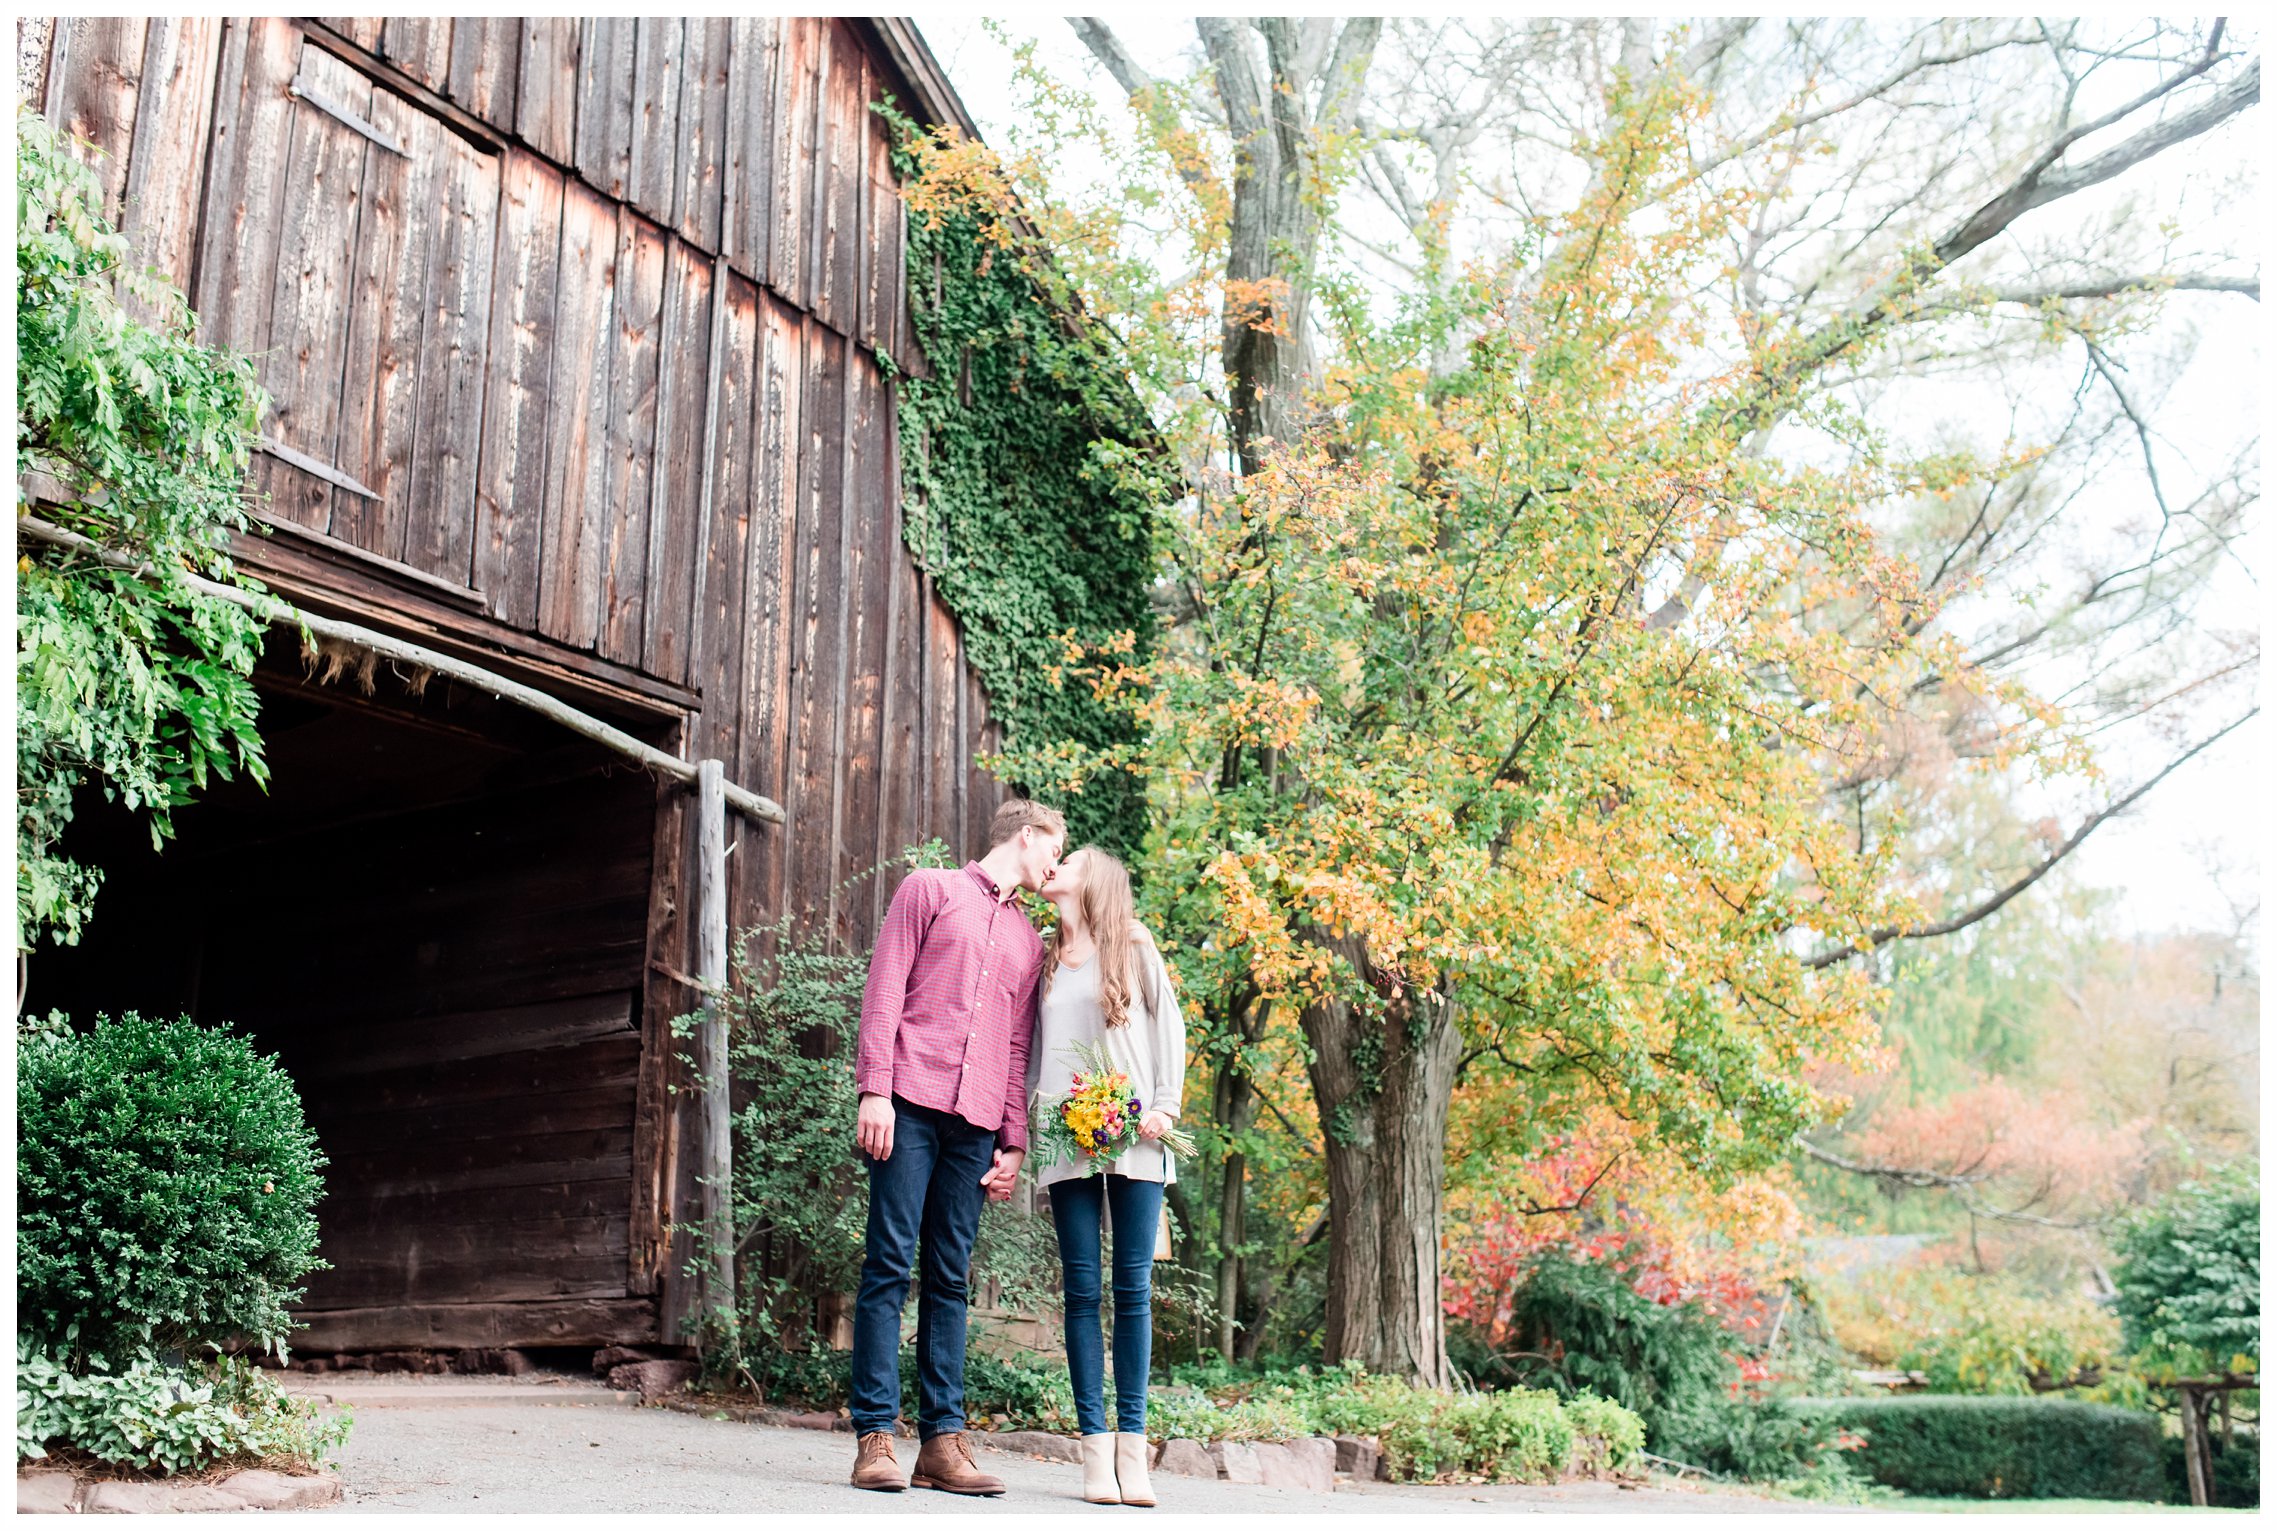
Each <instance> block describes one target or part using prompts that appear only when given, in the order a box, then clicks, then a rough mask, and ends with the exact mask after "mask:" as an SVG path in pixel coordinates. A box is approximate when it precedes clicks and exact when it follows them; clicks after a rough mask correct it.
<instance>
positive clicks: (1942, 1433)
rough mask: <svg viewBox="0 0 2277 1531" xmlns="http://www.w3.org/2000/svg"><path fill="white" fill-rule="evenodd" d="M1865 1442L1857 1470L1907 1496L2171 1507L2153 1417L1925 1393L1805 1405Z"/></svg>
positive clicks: (2052, 1402) (2066, 1404)
mask: <svg viewBox="0 0 2277 1531" xmlns="http://www.w3.org/2000/svg"><path fill="white" fill-rule="evenodd" d="M1795 1407H1796V1408H1798V1409H1802V1410H1807V1411H1809V1412H1812V1413H1816V1414H1819V1415H1820V1416H1821V1417H1823V1418H1826V1419H1828V1420H1830V1421H1831V1422H1833V1423H1834V1424H1836V1425H1838V1426H1840V1427H1842V1428H1843V1429H1846V1430H1851V1431H1855V1432H1856V1433H1857V1434H1859V1435H1861V1436H1864V1437H1865V1440H1866V1444H1865V1446H1864V1448H1863V1449H1861V1450H1860V1451H1859V1453H1858V1457H1857V1466H1858V1468H1859V1470H1860V1471H1861V1472H1863V1473H1864V1474H1865V1475H1866V1476H1868V1477H1870V1478H1872V1479H1873V1480H1874V1481H1875V1482H1877V1483H1881V1484H1885V1485H1887V1486H1888V1487H1890V1488H1894V1489H1898V1490H1901V1491H1903V1492H1905V1493H1909V1494H1934V1495H1944V1496H1950V1497H1954V1498H1965V1499H2130V1500H2140V1501H2147V1502H2150V1503H2157V1502H2159V1501H2160V1500H2162V1499H2164V1498H2165V1487H2166V1463H2165V1450H2164V1446H2163V1444H2162V1442H2161V1439H2160V1430H2159V1422H2158V1420H2157V1418H2156V1417H2155V1416H2152V1415H2149V1414H2137V1413H2134V1412H2132V1411H2130V1410H2127V1409H2115V1408H2111V1407H2109V1406H2107V1405H2103V1404H2092V1403H2078V1402H2075V1401H2073V1400H2071V1399H2067V1398H1983V1397H1968V1396H1961V1395H1956V1394H1945V1393H1922V1394H1914V1395H1911V1396H1903V1397H1893V1398H1819V1399H1810V1400H1798V1401H1797V1403H1796V1405H1795Z"/></svg>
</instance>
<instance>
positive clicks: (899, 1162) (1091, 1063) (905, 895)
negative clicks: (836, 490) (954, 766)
mask: <svg viewBox="0 0 2277 1531" xmlns="http://www.w3.org/2000/svg"><path fill="white" fill-rule="evenodd" d="M1066 839H1067V825H1066V821H1065V820H1064V819H1063V818H1062V817H1061V816H1060V814H1059V812H1058V810H1056V809H1053V808H1048V807H1045V806H1044V805H1042V804H1040V803H1033V802H1029V801H1027V800H1025V799H1020V798H1014V799H1011V800H1009V801H1007V802H1005V803H1004V804H1003V806H1001V807H1000V808H999V809H998V810H997V812H996V817H995V821H994V823H993V824H992V825H991V827H990V832H989V841H990V844H989V851H988V854H987V855H986V856H984V857H982V858H981V859H980V860H978V861H971V862H967V863H966V864H965V865H964V866H963V867H961V868H958V869H957V870H954V871H950V870H946V869H939V868H924V869H920V870H918V871H914V872H911V873H910V874H909V876H908V877H907V879H905V880H904V881H903V883H902V884H901V886H900V888H899V889H897V890H896V891H895V893H894V896H893V903H892V906H891V907H890V908H889V909H888V911H887V913H886V917H885V922H884V925H883V926H882V928H881V929H880V930H879V932H878V940H877V947H876V950H875V951H874V952H873V953H872V955H871V958H870V974H869V982H868V984H867V986H866V987H865V989H864V990H863V995H862V1016H861V1024H860V1033H859V1040H858V1042H857V1044H856V1048H855V1059H854V1078H855V1088H856V1089H857V1091H858V1092H859V1094H860V1097H861V1100H860V1105H859V1107H858V1114H857V1120H856V1123H855V1139H856V1141H857V1143H858V1144H859V1145H860V1147H861V1150H862V1153H863V1156H864V1158H865V1160H866V1161H867V1163H868V1166H869V1177H870V1213H869V1230H868V1242H867V1251H866V1254H865V1257H864V1260H863V1264H862V1276H861V1285H860V1288H859V1290H858V1291H857V1292H856V1294H855V1300H854V1351H853V1388H852V1398H851V1408H850V1412H851V1413H852V1415H853V1426H854V1431H855V1435H856V1440H857V1442H858V1444H857V1446H856V1448H855V1456H854V1472H853V1483H854V1486H855V1487H856V1488H865V1489H879V1490H887V1491H898V1490H900V1489H903V1488H905V1487H906V1488H934V1489H943V1490H946V1491H948V1492H950V1493H954V1494H1001V1493H1003V1492H1004V1483H1003V1481H1002V1480H1001V1479H999V1478H996V1477H994V1476H992V1475H991V1474H988V1473H986V1472H983V1471H982V1470H981V1468H980V1466H979V1464H978V1463H977V1462H976V1461H975V1460H974V1458H973V1453H972V1446H971V1443H970V1441H969V1440H968V1439H967V1438H966V1434H965V1418H964V1403H965V1398H964V1373H965V1310H966V1301H967V1278H968V1274H969V1272H970V1269H971V1265H972V1249H973V1239H974V1236H975V1234H976V1233H977V1232H978V1229H979V1226H980V1213H981V1206H982V1203H983V1201H987V1200H993V1201H1004V1200H1008V1199H1010V1197H1011V1195H1012V1191H1013V1187H1014V1185H1015V1184H1016V1182H1017V1181H1018V1179H1019V1175H1020V1170H1021V1166H1022V1163H1023V1161H1024V1160H1025V1159H1026V1157H1027V1154H1028V1149H1029V1115H1030V1110H1031V1106H1032V1105H1033V1106H1034V1107H1035V1108H1036V1110H1037V1114H1038V1119H1039V1128H1038V1130H1039V1135H1040V1136H1041V1137H1043V1138H1044V1139H1045V1146H1046V1154H1045V1157H1044V1158H1043V1161H1042V1162H1041V1163H1040V1165H1039V1167H1038V1168H1037V1170H1036V1172H1035V1183H1036V1185H1037V1187H1038V1188H1039V1189H1043V1190H1046V1191H1048V1194H1049V1196H1050V1198H1051V1212H1052V1224H1053V1227H1054V1229H1055V1230H1056V1231H1057V1233H1058V1236H1059V1251H1060V1262H1061V1267H1062V1277H1063V1279H1062V1290H1063V1295H1064V1307H1065V1310H1066V1326H1067V1327H1066V1342H1067V1369H1068V1378H1069V1381H1070V1382H1071V1383H1072V1384H1073V1389H1074V1394H1075V1412H1076V1419H1077V1423H1078V1426H1079V1427H1080V1429H1081V1431H1082V1436H1083V1439H1082V1454H1083V1497H1084V1498H1085V1499H1086V1500H1089V1501H1090V1502H1092V1503H1094V1504H1133V1505H1151V1504H1153V1503H1154V1491H1153V1489H1152V1487H1151V1486H1150V1485H1149V1483H1148V1481H1147V1441H1146V1389H1147V1370H1148V1364H1149V1361H1150V1358H1151V1355H1152V1351H1153V1343H1154V1332H1153V1330H1154V1325H1153V1302H1154V1294H1153V1275H1154V1267H1153V1262H1154V1259H1155V1258H1156V1255H1157V1252H1158V1250H1157V1245H1158V1235H1159V1233H1160V1232H1161V1231H1162V1229H1163V1223H1162V1195H1163V1187H1164V1186H1165V1185H1167V1184H1169V1183H1171V1182H1173V1181H1175V1180H1176V1179H1177V1165H1176V1158H1175V1155H1174V1153H1173V1152H1172V1150H1173V1149H1176V1150H1177V1151H1179V1152H1191V1146H1190V1140H1188V1139H1186V1138H1185V1135H1184V1134H1183V1133H1181V1132H1179V1131H1178V1129H1177V1116H1178V1109H1179V1103H1180V1101H1181V1100H1182V1099H1183V1096H1184V1092H1185V1074H1186V1031H1185V1022H1184V1020H1183V1019H1182V1018H1181V1017H1180V1015H1179V1013H1178V1001H1177V998H1176V996H1175V994H1174V993H1173V992H1172V989H1171V984H1170V979H1169V975H1168V974H1167V973H1166V972H1165V971H1164V968H1163V963H1162V956H1161V953H1160V952H1159V951H1158V950H1157V949H1156V947H1155V944H1154V941H1153V939H1152V938H1151V937H1150V936H1149V935H1148V934H1147V932H1146V930H1145V928H1144V927H1143V926H1141V925H1139V924H1138V922H1137V921H1136V919H1135V918H1133V915H1132V906H1131V882H1130V874H1129V872H1128V871H1127V870H1126V869H1125V868H1124V866H1123V864H1122V863H1121V862H1120V861H1118V860H1116V859H1115V858H1114V857H1113V856H1111V855H1109V854H1107V853H1106V852H1105V851H1102V850H1100V849H1098V848H1097V847H1095V846H1085V847H1083V848H1082V849H1080V850H1077V851H1075V852H1074V853H1072V854H1070V855H1068V856H1067V857H1066V859H1065V860H1062V859H1061V852H1062V850H1063V849H1064V848H1065V844H1066ZM1022 889H1027V890H1029V891H1031V892H1035V893H1040V894H1042V895H1043V896H1044V897H1045V898H1046V899H1048V900H1050V901H1051V903H1052V905H1053V907H1054V909H1055V910H1056V911H1057V913H1058V923H1057V925H1056V926H1055V927H1054V928H1053V931H1052V933H1051V936H1050V938H1049V939H1048V941H1047V940H1046V939H1044V938H1042V937H1039V936H1038V935H1037V933H1036V930H1035V927H1034V926H1033V925H1031V924H1030V923H1029V921H1028V916H1027V914H1026V913H1025V911H1024V910H1023V909H1022V908H1021V906H1020V902H1019V894H1020V892H1021V890H1022ZM1103 1225H1104V1226H1111V1228H1112V1231H1113V1238H1112V1247H1113V1251H1114V1261H1113V1263H1114V1269H1113V1271H1112V1275H1111V1290H1112V1292H1113V1294H1114V1303H1115V1324H1114V1335H1115V1356H1114V1376H1115V1427H1114V1429H1113V1430H1112V1431H1110V1430H1109V1429H1108V1423H1107V1414H1106V1402H1105V1379H1104V1375H1103V1373H1104V1370H1105V1359H1106V1358H1105V1355H1104V1349H1105V1347H1104V1344H1103V1342H1102V1340H1101V1337H1100V1325H1099V1303H1100V1291H1101V1271H1100V1238H1101V1233H1102V1230H1103ZM1164 1252H1166V1251H1164ZM912 1264H915V1265H916V1267H917V1271H918V1297H917V1393H918V1406H919V1409H918V1412H919V1418H918V1421H917V1435H918V1443H919V1444H918V1448H917V1460H916V1465H915V1468H914V1470H913V1471H912V1472H911V1474H910V1476H909V1477H908V1478H907V1479H904V1478H903V1476H902V1470H901V1467H900V1464H899V1463H898V1462H897V1461H896V1459H895V1456H894V1429H895V1425H896V1423H897V1422H898V1420H899V1418H900V1413H901V1407H900V1406H901V1372H900V1367H899V1365H898V1357H899V1352H900V1342H901V1310H902V1306H903V1303H904V1300H905V1299H906V1297H907V1295H908V1292H909V1279H910V1269H911V1266H912Z"/></svg>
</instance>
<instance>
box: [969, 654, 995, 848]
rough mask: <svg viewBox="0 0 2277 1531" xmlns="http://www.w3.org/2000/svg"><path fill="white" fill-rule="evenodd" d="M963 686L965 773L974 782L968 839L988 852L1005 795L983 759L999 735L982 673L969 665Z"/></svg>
mask: <svg viewBox="0 0 2277 1531" xmlns="http://www.w3.org/2000/svg"><path fill="white" fill-rule="evenodd" d="M964 686H965V693H966V696H967V698H968V700H967V701H966V703H965V727H966V729H967V732H966V735H965V743H964V749H965V770H966V771H967V772H968V773H969V775H970V778H971V779H970V782H969V784H968V786H967V788H966V796H965V837H966V838H967V839H968V840H969V841H971V843H972V844H974V845H976V846H981V847H983V848H985V847H986V846H987V844H988V825H989V821H990V820H991V819H993V818H995V817H996V805H997V803H998V801H999V800H1000V799H1001V798H1002V797H1003V796H1004V792H1003V789H1002V788H1000V787H999V786H998V785H997V782H996V779H995V778H994V777H992V776H990V775H989V774H988V772H986V771H984V770H982V769H981V766H980V757H981V756H983V755H985V754H987V753H989V752H990V751H991V750H993V749H995V748H996V745H997V732H996V727H995V724H994V723H993V721H992V720H991V719H990V718H989V715H988V688H987V687H985V686H983V685H982V684H981V683H980V672H979V671H978V670H975V669H973V668H971V667H970V666H969V665H968V666H967V667H966V669H965V672H964ZM976 854H977V853H976Z"/></svg>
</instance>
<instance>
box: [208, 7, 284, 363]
mask: <svg viewBox="0 0 2277 1531" xmlns="http://www.w3.org/2000/svg"><path fill="white" fill-rule="evenodd" d="M299 60H300V34H299V33H298V32H297V31H295V30H294V29H293V27H292V26H291V25H289V24H288V23H286V22H283V21H277V20H273V19H262V20H254V21H249V22H242V21H231V22H229V23H227V26H226V28H225V32H224V37H223V41H222V50H221V68H220V76H219V78H218V79H217V80H216V82H215V86H214V93H215V99H216V102H217V105H216V108H215V112H214V125H213V146H212V149H211V151H210V153H209V154H208V156H207V161H206V163H207V167H208V180H207V185H206V197H205V212H204V216H203V218H202V219H201V221H200V227H199V236H200V237H199V255H198V265H197V275H196V286H195V290H194V291H193V293H192V300H193V301H194V302H195V304H196V305H197V310H198V321H199V328H200V330H201V331H202V333H203V336H204V338H205V340H206V341H207V342H208V343H209V344H214V345H225V346H229V347H231V348H233V349H235V350H238V351H243V352H246V353H248V354H252V355H258V354H260V353H261V352H263V351H266V350H267V349H268V348H269V308H270V299H271V296H272V293H273V291H274V288H273V283H274V281H275V277H276V270H277V234H278V218H277V205H278V203H279V202H281V201H282V200H283V197H284V174H285V150H286V146H287V140H288V138H289V136H290V133H291V127H292V121H293V114H294V113H295V112H296V111H297V110H299V109H300V108H299V104H298V103H297V102H295V101H294V100H293V99H292V97H290V96H288V95H286V94H285V86H286V85H287V84H288V83H289V82H290V81H291V80H292V77H293V70H294V68H295V66H296V65H297V64H298V62H299Z"/></svg>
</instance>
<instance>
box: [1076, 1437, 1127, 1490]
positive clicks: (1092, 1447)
mask: <svg viewBox="0 0 2277 1531" xmlns="http://www.w3.org/2000/svg"><path fill="white" fill-rule="evenodd" d="M1121 1439H1122V1437H1121V1436H1118V1435H1087V1436H1085V1437H1084V1438H1083V1499H1084V1502H1085V1503H1086V1504H1121V1503H1122V1502H1123V1491H1122V1490H1121V1489H1120V1488H1117V1487H1116V1486H1115V1442H1117V1441H1119V1440H1121Z"/></svg>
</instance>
